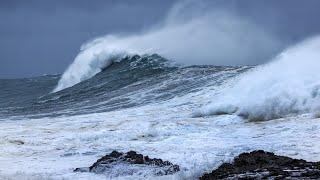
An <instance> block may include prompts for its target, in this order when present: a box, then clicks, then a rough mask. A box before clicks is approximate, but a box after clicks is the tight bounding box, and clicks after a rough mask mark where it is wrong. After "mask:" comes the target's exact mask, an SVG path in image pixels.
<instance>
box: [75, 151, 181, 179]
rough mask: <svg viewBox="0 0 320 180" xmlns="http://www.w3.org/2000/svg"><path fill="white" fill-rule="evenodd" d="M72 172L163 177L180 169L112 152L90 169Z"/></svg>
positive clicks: (176, 166) (132, 154)
mask: <svg viewBox="0 0 320 180" xmlns="http://www.w3.org/2000/svg"><path fill="white" fill-rule="evenodd" d="M74 171H75V172H93V173H98V174H112V176H113V177H117V176H130V175H135V174H139V175H143V174H145V175H146V176H147V175H150V174H153V175H156V176H163V175H170V174H174V173H176V172H178V171H180V167H179V166H178V165H174V164H172V163H171V162H169V161H163V160H162V159H156V158H154V159H152V158H149V157H148V156H143V155H142V154H138V153H137V152H135V151H129V152H127V153H121V152H117V151H113V152H112V153H110V154H107V155H105V156H103V157H102V158H100V159H98V160H97V162H95V163H94V164H93V165H91V166H90V167H87V168H76V169H75V170H74Z"/></svg>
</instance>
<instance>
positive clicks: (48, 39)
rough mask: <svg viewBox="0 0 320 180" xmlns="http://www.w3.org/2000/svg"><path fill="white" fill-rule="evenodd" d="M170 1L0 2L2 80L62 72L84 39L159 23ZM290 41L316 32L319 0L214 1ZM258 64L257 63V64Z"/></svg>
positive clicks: (168, 7)
mask: <svg viewBox="0 0 320 180" xmlns="http://www.w3.org/2000/svg"><path fill="white" fill-rule="evenodd" d="M176 2H177V1H172V0H161V1H160V0H139V1H134V0H123V1H119V0H117V1H116V0H78V1H75V0H69V1H68V0H67V1H62V0H56V1H49V0H29V1H24V0H20V1H19V0H7V1H5V0H3V1H0V55H1V57H0V78H14V77H24V76H36V75H41V74H52V73H62V72H63V71H64V70H65V69H66V67H67V66H68V65H69V64H70V63H71V62H72V61H73V59H74V57H75V56H76V55H77V53H78V52H79V47H80V46H81V44H83V43H84V42H86V41H88V40H90V39H92V38H95V37H97V36H102V35H106V34H114V33H116V34H130V33H137V32H140V31H142V30H144V29H148V28H149V27H152V26H154V25H156V24H158V23H159V22H161V21H163V20H164V19H165V18H166V16H167V13H168V12H169V10H170V8H171V7H172V6H173V4H175V3H176ZM206 5H207V6H215V7H219V8H223V9H228V11H232V12H233V13H234V14H236V15H237V16H241V17H244V18H246V19H249V20H250V21H252V22H254V23H255V24H257V25H258V26H260V27H261V28H264V29H267V30H268V31H270V32H272V33H273V34H275V35H276V37H277V38H279V39H281V41H283V42H285V43H287V44H290V43H293V42H296V41H299V40H301V39H304V38H305V37H309V36H312V35H315V34H317V33H319V31H320V23H319V22H318V19H317V18H318V17H320V11H319V10H318V9H319V7H320V1H318V0H308V1H301V0H281V1H279V0H268V1H262V0H261V1H260V0H241V1H240V0H216V1H208V3H206ZM259 63H260V62H257V64H259Z"/></svg>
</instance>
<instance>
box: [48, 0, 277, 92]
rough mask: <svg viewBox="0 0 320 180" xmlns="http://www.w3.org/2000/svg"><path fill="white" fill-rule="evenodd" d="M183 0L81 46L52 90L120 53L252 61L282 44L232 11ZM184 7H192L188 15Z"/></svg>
mask: <svg viewBox="0 0 320 180" xmlns="http://www.w3.org/2000/svg"><path fill="white" fill-rule="evenodd" d="M199 6H200V5H199V2H196V1H189V2H187V3H186V2H182V3H179V4H177V5H176V6H175V7H174V8H172V10H171V12H170V13H169V15H168V17H167V18H166V20H165V21H164V22H163V23H161V24H159V25H157V26H155V27H154V28H151V29H150V30H146V31H144V32H142V33H140V34H136V35H129V36H120V35H108V36H105V37H101V38H97V39H95V40H93V41H91V42H89V43H87V44H85V45H83V46H82V48H81V52H80V53H79V54H78V56H77V57H76V58H75V60H74V62H73V63H72V64H71V65H70V67H69V68H68V69H67V70H66V72H65V73H64V74H63V76H62V78H61V80H60V81H59V84H58V86H57V87H56V88H55V90H54V92H57V91H60V90H62V89H65V88H68V87H71V86H73V85H75V84H77V83H79V82H81V81H83V80H86V79H88V78H91V77H92V76H94V75H95V74H97V73H98V72H100V71H101V69H103V68H105V67H107V66H109V65H110V64H111V63H112V62H113V61H114V60H117V59H118V60H119V59H121V57H123V56H124V55H132V54H139V55H142V54H154V53H157V54H160V55H161V56H163V57H165V58H167V59H170V60H173V61H175V62H178V63H180V64H188V65H201V64H202V65H204V64H206V65H208V64H211V65H252V64H254V62H255V60H256V59H266V60H267V59H268V58H270V57H271V56H272V55H273V54H274V53H276V52H277V51H278V50H279V48H280V47H281V46H282V43H281V42H280V41H278V40H277V38H276V37H274V36H273V35H272V34H271V33H269V32H267V31H265V30H264V29H262V28H260V27H259V26H257V25H255V24H254V23H251V22H250V21H248V20H246V19H243V18H241V17H238V16H236V15H235V14H233V13H231V12H228V11H225V10H221V9H209V10H201V11H200V9H201V7H199ZM190 12H193V14H192V16H191V15H190Z"/></svg>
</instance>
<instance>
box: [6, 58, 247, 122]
mask: <svg viewBox="0 0 320 180" xmlns="http://www.w3.org/2000/svg"><path fill="white" fill-rule="evenodd" d="M245 69H246V68H240V67H219V66H177V65H172V63H171V62H170V61H168V60H167V59H165V58H163V57H161V56H159V55H157V54H153V55H144V56H139V55H132V56H125V57H124V58H122V59H119V60H115V61H114V62H113V63H111V64H110V65H109V66H108V67H106V68H103V69H101V72H100V73H98V74H96V75H95V76H93V77H92V78H89V79H87V80H84V81H82V82H80V83H78V84H76V85H74V86H72V87H70V88H66V89H64V90H61V91H58V92H56V93H48V91H42V93H39V94H33V93H29V95H28V96H32V98H29V99H27V100H26V101H24V102H20V103H17V104H16V105H15V106H13V108H12V109H7V112H6V113H2V115H5V116H21V117H25V116H28V117H32V118H41V117H51V116H61V115H67V116H71V115H76V114H89V113H97V112H106V111H113V110H119V109H123V108H130V107H134V106H141V105H147V104H150V103H159V102H162V101H166V100H169V99H172V98H175V97H180V96H184V95H186V94H188V93H191V92H197V91H200V90H201V89H202V88H204V87H206V86H209V85H211V86H214V85H217V86H218V85H220V84H222V83H223V82H224V81H225V79H227V78H230V77H233V76H236V75H237V74H238V73H240V72H242V71H244V70H245ZM55 82H57V79H55ZM52 85H53V84H52V83H51V84H50V85H49V86H48V87H47V90H48V89H50V88H51V87H52ZM21 86H30V84H24V85H21ZM34 88H37V86H34ZM30 92H31V91H30ZM0 114H1V113H0Z"/></svg>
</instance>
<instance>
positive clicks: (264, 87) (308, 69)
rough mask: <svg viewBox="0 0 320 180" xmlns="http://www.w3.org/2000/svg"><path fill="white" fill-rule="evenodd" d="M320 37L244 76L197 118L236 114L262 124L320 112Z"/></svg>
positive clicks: (202, 110)
mask: <svg viewBox="0 0 320 180" xmlns="http://www.w3.org/2000/svg"><path fill="white" fill-rule="evenodd" d="M319 49H320V36H318V37H315V38H312V39H308V40H306V41H304V42H302V43H300V44H298V45H296V46H293V47H291V48H289V49H288V50H286V51H284V52H283V53H281V54H280V55H279V56H278V57H277V58H275V60H274V61H273V62H271V63H269V64H266V65H263V66H260V67H257V68H256V69H254V70H252V71H250V72H247V73H246V74H245V75H243V76H241V77H240V78H239V80H238V82H236V83H235V85H234V86H232V87H230V88H228V89H226V90H225V91H224V92H223V93H222V94H221V95H220V96H219V97H218V98H216V99H215V100H214V101H213V102H212V103H211V104H210V105H207V106H206V107H203V108H202V109H201V110H200V111H199V112H197V113H196V115H215V114H237V115H239V116H242V117H245V118H248V119H249V120H254V121H259V120H268V119H274V118H280V117H284V116H288V115H290V114H300V113H314V114H318V112H319V110H320V73H319V70H320V51H319Z"/></svg>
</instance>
